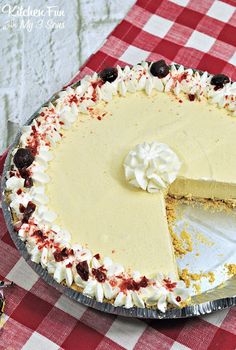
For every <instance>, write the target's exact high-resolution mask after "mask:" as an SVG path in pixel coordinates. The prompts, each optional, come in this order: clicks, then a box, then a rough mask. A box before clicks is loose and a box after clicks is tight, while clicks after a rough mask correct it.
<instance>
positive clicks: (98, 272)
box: [92, 268, 107, 282]
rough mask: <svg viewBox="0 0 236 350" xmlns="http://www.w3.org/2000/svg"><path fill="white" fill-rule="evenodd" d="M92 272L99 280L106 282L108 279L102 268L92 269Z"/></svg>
mask: <svg viewBox="0 0 236 350" xmlns="http://www.w3.org/2000/svg"><path fill="white" fill-rule="evenodd" d="M92 274H93V275H94V276H95V278H96V280H97V281H98V282H105V281H106V279H107V276H106V274H105V273H104V272H103V271H101V269H100V268H98V269H92Z"/></svg>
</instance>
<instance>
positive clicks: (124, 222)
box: [6, 60, 236, 312]
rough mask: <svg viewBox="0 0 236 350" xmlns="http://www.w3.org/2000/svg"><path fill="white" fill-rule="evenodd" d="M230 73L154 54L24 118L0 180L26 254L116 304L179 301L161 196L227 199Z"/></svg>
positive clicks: (235, 141)
mask: <svg viewBox="0 0 236 350" xmlns="http://www.w3.org/2000/svg"><path fill="white" fill-rule="evenodd" d="M234 117H236V83H233V82H231V81H230V79H229V78H228V77H227V76H225V75H224V74H218V75H214V76H212V75H210V74H208V73H207V72H204V73H199V72H197V71H193V70H192V69H185V68H184V67H183V66H177V65H174V64H173V65H171V66H168V65H167V64H166V63H165V62H164V61H163V60H161V61H157V62H152V63H147V62H142V63H141V64H137V65H135V66H133V67H132V68H130V67H128V66H126V67H124V68H120V67H119V66H118V67H116V68H107V69H104V70H103V71H102V72H101V73H100V74H97V73H95V74H94V75H92V76H85V77H84V78H83V79H82V80H81V81H80V82H79V83H78V84H75V85H74V86H70V87H68V88H66V89H65V90H63V91H61V92H60V93H58V94H57V95H56V96H55V97H54V98H53V99H52V100H51V102H49V103H48V104H47V105H46V106H44V107H42V108H41V109H40V111H39V112H38V114H37V116H36V118H35V119H33V121H32V122H31V123H30V125H28V126H25V127H23V129H22V134H21V137H20V140H19V144H18V146H17V147H16V148H15V149H14V150H13V152H12V163H11V169H10V170H9V172H8V175H7V179H6V191H7V196H8V200H9V207H10V208H11V212H12V216H13V220H14V224H15V230H16V233H17V234H18V235H19V237H20V238H21V239H22V240H23V241H25V244H26V247H27V249H28V252H29V253H30V254H31V259H32V260H33V261H34V262H36V263H40V264H41V265H42V266H43V267H44V268H46V269H47V270H48V272H49V274H52V275H53V276H54V278H55V280H56V281H57V282H59V283H66V284H67V286H69V287H71V288H74V289H76V290H79V291H81V292H82V293H84V294H85V295H87V296H89V297H91V298H96V300H97V301H99V302H104V301H105V302H110V303H113V304H114V305H115V306H124V307H126V308H130V307H133V306H136V307H141V308H144V307H155V308H158V309H159V310H160V311H162V312H164V311H165V310H166V308H168V307H173V306H175V307H183V306H184V305H186V303H188V302H189V299H190V297H189V290H188V288H187V287H186V285H185V283H184V281H181V280H180V279H179V276H178V270H177V264H176V261H175V254H174V249H173V244H172V240H171V236H170V233H169V227H168V217H167V216H168V215H167V212H166V198H167V197H170V196H171V197H175V198H177V199H179V200H180V199H181V198H188V199H189V198H191V199H193V200H194V201H203V200H208V201H209V200H210V201H212V203H214V202H219V201H220V202H224V203H226V204H227V205H230V206H234V205H235V203H236V138H235V135H236V118H234Z"/></svg>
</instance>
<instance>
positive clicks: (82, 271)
mask: <svg viewBox="0 0 236 350" xmlns="http://www.w3.org/2000/svg"><path fill="white" fill-rule="evenodd" d="M76 271H77V272H78V274H79V275H80V277H81V278H82V280H84V281H87V280H88V279H89V267H88V263H87V261H82V262H80V263H78V264H77V265H76Z"/></svg>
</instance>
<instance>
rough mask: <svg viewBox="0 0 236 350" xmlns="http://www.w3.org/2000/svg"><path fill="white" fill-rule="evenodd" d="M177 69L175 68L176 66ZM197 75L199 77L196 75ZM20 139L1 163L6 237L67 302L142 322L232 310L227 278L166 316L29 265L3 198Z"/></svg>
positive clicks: (233, 293) (235, 292) (234, 291)
mask: <svg viewBox="0 0 236 350" xmlns="http://www.w3.org/2000/svg"><path fill="white" fill-rule="evenodd" d="M176 66H177V67H178V65H176ZM199 73H202V72H201V71H199ZM79 84H80V82H77V83H75V84H73V85H72V87H75V86H77V85H79ZM57 96H58V93H55V94H54V95H53V96H52V97H51V98H50V99H49V100H48V101H47V102H46V103H44V104H43V105H42V106H41V107H40V108H39V109H38V110H37V111H36V112H35V113H34V114H33V115H32V116H31V117H30V118H29V120H28V121H27V122H26V123H25V124H24V125H29V124H30V123H31V122H32V121H33V119H35V118H36V117H37V116H38V113H39V110H40V109H41V108H42V107H45V106H47V105H48V103H49V102H53V101H54V100H55V99H56V98H57ZM20 136H21V131H19V132H18V133H17V135H16V137H15V140H14V142H13V143H12V145H11V146H10V148H9V152H8V155H7V158H6V160H5V164H4V169H3V174H2V181H1V192H2V210H3V215H4V219H5V222H6V225H7V228H8V231H9V233H10V236H11V238H12V240H13V242H14V243H15V245H16V247H17V249H18V250H19V252H20V254H21V255H22V256H23V258H24V259H25V261H26V262H27V263H28V264H29V265H30V267H31V268H32V269H33V270H34V271H35V272H36V273H37V274H38V275H39V276H40V277H41V278H42V279H43V280H44V281H45V282H46V283H48V284H49V285H51V286H52V287H54V288H56V289H57V290H58V291H59V292H61V293H62V294H65V295H66V296H68V297H69V298H71V299H73V300H75V301H77V302H79V303H81V304H83V305H85V306H88V307H92V308H94V309H96V310H99V311H102V312H105V313H109V314H114V315H119V316H125V317H132V318H142V319H175V318H188V317H193V316H201V315H205V314H209V313H212V312H215V311H218V310H223V309H227V308H230V307H233V306H236V276H234V277H232V278H230V279H229V280H228V281H226V282H225V283H224V285H223V286H221V288H219V287H216V288H214V289H211V290H209V291H207V292H205V293H202V294H199V295H196V296H193V297H192V301H191V305H188V306H186V307H184V308H182V309H179V308H170V309H167V310H166V312H164V313H163V312H161V311H159V310H158V309H156V308H138V307H133V308H130V309H126V308H125V307H120V306H119V307H115V306H114V305H112V304H111V303H107V302H103V303H101V302H98V301H96V300H95V299H94V298H90V297H88V296H86V295H84V294H83V293H81V292H79V291H76V290H74V289H72V288H69V287H67V286H65V285H63V284H60V283H58V282H56V280H55V279H54V278H53V276H52V275H50V274H49V273H48V272H47V270H46V269H44V268H43V267H42V266H41V265H40V264H36V263H34V262H32V261H31V256H30V254H29V253H28V251H27V248H26V245H25V243H24V242H23V241H22V240H21V239H20V238H19V237H18V235H17V233H16V231H15V230H14V225H13V219H12V214H11V210H10V208H9V205H8V202H7V196H6V192H5V189H6V175H7V172H8V171H9V169H10V164H11V152H12V151H13V149H14V148H15V147H16V146H17V145H18V144H19V140H20Z"/></svg>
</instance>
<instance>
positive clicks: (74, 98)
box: [69, 95, 78, 104]
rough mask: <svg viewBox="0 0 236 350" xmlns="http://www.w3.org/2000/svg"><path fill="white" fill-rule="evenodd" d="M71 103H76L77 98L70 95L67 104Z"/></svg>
mask: <svg viewBox="0 0 236 350" xmlns="http://www.w3.org/2000/svg"><path fill="white" fill-rule="evenodd" d="M72 102H74V103H76V104H77V103H78V98H77V96H76V95H72V96H71V97H70V98H69V103H70V104H71V103H72Z"/></svg>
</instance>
